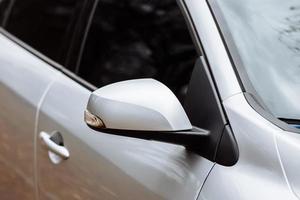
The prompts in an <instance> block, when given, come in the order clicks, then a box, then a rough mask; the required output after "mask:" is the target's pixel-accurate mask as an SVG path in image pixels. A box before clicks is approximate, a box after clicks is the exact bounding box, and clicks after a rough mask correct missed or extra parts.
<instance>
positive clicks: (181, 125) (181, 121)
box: [84, 79, 209, 147]
mask: <svg viewBox="0 0 300 200" xmlns="http://www.w3.org/2000/svg"><path fill="white" fill-rule="evenodd" d="M84 117H85V122H86V124H87V125H88V126H89V127H91V128H93V129H95V130H97V131H100V132H102V133H108V134H114V135H121V136H127V137H134V138H140V139H150V140H156V141H162V142H169V143H175V144H180V145H184V146H189V147H190V146H193V145H196V143H197V140H198V139H199V137H200V138H203V137H207V136H208V135H209V132H208V131H206V130H203V129H199V128H195V127H192V125H191V123H190V121H189V119H188V117H187V115H186V113H185V111H184V109H183V107H182V106H181V104H180V102H179V101H178V99H177V98H176V96H175V95H174V94H173V93H172V91H171V90H170V89H169V88H168V87H166V86H165V85H164V84H162V83H160V82H158V81H156V80H154V79H136V80H129V81H122V82H118V83H113V84H110V85H107V86H105V87H102V88H100V89H98V90H96V91H94V92H93V93H92V94H91V96H90V98H89V101H88V105H87V108H86V111H85V116H84Z"/></svg>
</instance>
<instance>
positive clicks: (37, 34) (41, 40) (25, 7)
mask: <svg viewBox="0 0 300 200" xmlns="http://www.w3.org/2000/svg"><path fill="white" fill-rule="evenodd" d="M81 2H82V1H79V0H26V1H25V0H16V1H15V3H14V6H13V9H12V12H11V14H10V17H9V21H8V24H7V26H6V28H7V30H8V31H9V32H11V33H12V34H14V35H15V36H17V37H18V38H20V39H21V40H23V41H24V42H26V43H27V44H29V45H30V46H32V47H33V48H35V49H37V50H38V51H40V52H42V53H43V54H45V55H46V56H48V57H50V58H52V59H54V60H55V61H58V62H60V63H62V64H63V61H64V57H65V55H66V54H67V51H68V45H69V44H70V42H71V40H72V33H73V32H74V27H75V24H76V20H77V19H78V15H79V11H80V9H81V7H82V5H81Z"/></svg>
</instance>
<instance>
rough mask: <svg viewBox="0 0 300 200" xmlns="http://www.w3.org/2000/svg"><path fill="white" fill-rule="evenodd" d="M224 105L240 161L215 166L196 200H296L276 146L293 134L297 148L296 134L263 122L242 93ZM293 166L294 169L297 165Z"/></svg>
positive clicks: (264, 120) (286, 156) (229, 99)
mask: <svg viewBox="0 0 300 200" xmlns="http://www.w3.org/2000/svg"><path fill="white" fill-rule="evenodd" d="M223 104H224V107H225V109H226V113H227V115H228V119H229V121H230V124H231V127H232V129H233V132H234V134H235V138H236V141H237V143H238V146H239V160H238V162H237V163H236V164H235V165H234V166H232V167H224V166H220V165H215V166H214V168H213V169H212V171H211V173H210V175H209V177H208V179H207V181H206V183H205V185H204V187H203V190H202V191H201V193H200V197H199V200H217V199H224V200H229V199H230V200H234V199H245V200H246V199H249V200H250V199H278V200H279V199H291V200H294V199H297V198H296V196H295V195H294V193H293V192H292V190H291V188H290V183H289V182H288V181H287V179H286V172H285V170H284V169H283V168H282V161H281V157H280V153H279V152H280V151H281V150H279V151H278V145H277V143H280V144H281V142H283V141H284V140H286V139H287V138H290V137H291V135H292V136H293V137H297V138H298V141H297V140H293V141H294V142H295V143H297V144H298V146H299V135H297V134H295V133H290V132H286V131H283V130H281V129H280V128H279V127H277V126H275V125H273V124H272V123H271V122H269V121H267V120H266V119H264V118H263V117H262V116H260V115H259V114H258V113H257V112H256V111H255V110H254V109H253V108H252V107H251V106H250V105H249V104H248V102H247V101H246V99H245V97H244V95H243V94H237V95H234V96H232V97H230V98H228V99H227V100H226V101H224V102H223ZM279 149H280V148H279ZM296 152H297V151H295V153H296ZM290 153H291V152H290ZM285 158H286V159H291V156H289V155H285ZM298 166H299V165H298ZM293 167H294V170H295V169H296V165H294V166H293ZM295 175H296V174H295ZM297 182H298V181H297ZM297 182H296V183H297ZM297 186H298V187H299V185H297ZM214 191H218V192H214Z"/></svg>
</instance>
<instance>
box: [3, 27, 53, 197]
mask: <svg viewBox="0 0 300 200" xmlns="http://www.w3.org/2000/svg"><path fill="white" fill-rule="evenodd" d="M0 31H1V33H2V32H5V31H4V30H2V29H1V28H0ZM55 74H57V72H56V71H55V70H54V69H53V68H52V67H49V66H48V65H47V64H46V63H45V62H43V61H41V60H39V59H38V58H36V57H34V56H33V55H32V54H31V53H29V52H27V51H26V50H24V49H23V48H21V47H20V46H18V45H17V44H15V43H13V42H12V41H10V40H9V39H8V38H7V37H6V36H4V35H3V34H0V99H1V100H0V110H1V111H0V198H1V199H12V200H14V199H24V200H25V199H28V200H32V199H34V198H35V192H34V191H35V181H34V167H33V166H34V165H33V164H34V132H35V118H36V112H37V107H38V105H39V103H40V101H41V98H42V96H43V94H44V92H45V90H46V88H47V87H48V85H49V84H50V83H51V82H52V80H53V79H54V77H55Z"/></svg>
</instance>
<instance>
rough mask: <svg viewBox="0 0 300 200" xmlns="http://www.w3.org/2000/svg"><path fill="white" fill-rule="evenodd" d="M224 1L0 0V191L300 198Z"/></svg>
mask: <svg viewBox="0 0 300 200" xmlns="http://www.w3.org/2000/svg"><path fill="white" fill-rule="evenodd" d="M219 1H220V2H221V0H209V1H205V0H178V1H177V4H176V2H175V1H171V0H170V1H166V2H163V3H162V2H160V1H152V2H146V3H145V2H143V1H141V2H139V1H131V2H128V1H125V0H124V1H121V2H119V1H118V2H117V1H114V0H109V1H103V2H101V1H99V2H98V1H97V0H88V1H69V2H66V1H45V2H43V3H41V2H40V1H37V0H30V1H29V0H28V1H24V0H23V1H21V0H19V1H18V0H16V1H10V0H4V1H0V12H1V13H0V22H1V25H2V28H0V99H1V100H0V110H1V111H0V175H1V176H0V197H1V199H128V200H133V199H137V200H138V199H155V200H158V199H172V200H183V199H184V200H197V199H198V200H219V199H224V200H227V199H228V200H229V199H230V200H232V199H249V200H250V199H298V198H299V195H300V181H299V180H300V173H299V170H298V168H299V166H300V161H299V159H297V158H298V153H299V150H300V148H299V147H300V138H299V134H298V133H299V129H297V128H295V127H297V123H298V122H299V120H298V119H289V120H288V119H283V118H284V117H281V116H277V115H276V114H274V112H271V111H270V110H269V109H267V108H272V106H271V107H264V106H265V104H264V103H265V102H264V100H265V99H264V98H260V96H259V95H261V94H260V93H259V94H258V93H254V92H252V90H250V89H249V90H248V87H247V86H245V80H244V79H243V75H242V73H243V72H241V70H240V68H239V67H238V66H237V65H238V64H237V62H236V57H235V52H234V51H232V46H231V44H230V42H229V40H228V38H229V37H228V35H227V34H228V32H226V28H228V26H226V17H224V16H223V15H224V13H227V12H226V11H223V12H224V13H222V12H220V7H219V5H220V4H219ZM244 1H247V0H244ZM101 3H103V4H101ZM229 7H230V6H229ZM23 13H25V14H24V15H23ZM220 13H221V14H220ZM37 16H38V17H37ZM121 19H122V20H121ZM43 20H44V21H45V22H48V23H44V22H43ZM31 23H32V24H31ZM245 23H246V22H245ZM183 25H184V26H183ZM187 27H188V29H189V32H188V29H187ZM168 31H169V32H168ZM227 31H228V30H227ZM188 34H190V35H191V38H192V40H193V44H192V43H191V40H190V38H189V35H188ZM193 45H194V46H193ZM237 52H239V51H237ZM295 73H296V72H295ZM142 78H143V79H142ZM144 78H154V79H157V80H158V81H160V82H161V83H159V82H157V81H151V80H150V79H144ZM128 79H137V80H134V81H129V82H126V83H127V84H124V82H120V83H117V84H115V85H110V86H107V85H109V84H111V83H114V82H119V81H123V80H128ZM147 80H148V81H147ZM149 80H150V81H149ZM134 83H136V85H134ZM138 83H139V84H140V85H138ZM163 84H164V85H166V86H167V87H169V88H170V89H171V90H169V89H167V88H166V87H165V86H163ZM94 85H96V86H94ZM128 85H129V86H128ZM103 86H106V87H103ZM97 88H101V89H98V90H97ZM120 88H121V89H120ZM137 88H138V89H137ZM143 89H144V90H143ZM94 91H95V92H94ZM127 91H128V92H127ZM147 91H149V93H147ZM171 91H172V92H173V93H174V94H175V95H176V97H177V98H178V99H179V100H177V99H176V97H175V96H174V95H173V94H172V92H171ZM93 92H94V93H93ZM159 92H161V93H159ZM139 95H143V96H139ZM147 95H148V96H147ZM162 96H163V97H164V99H160V97H162ZM145 98H146V99H145ZM170 99H171V100H170ZM261 99H263V101H261ZM179 101H180V102H181V103H182V105H183V108H184V110H183V109H182V107H181V105H180V103H179ZM91 102H92V103H91ZM107 102H108V103H107ZM100 105H101V106H102V107H97V106H100ZM267 105H268V104H267ZM92 106H95V107H92ZM172 106H173V107H172ZM87 111H88V114H90V115H89V116H88V117H90V118H89V119H90V120H96V121H94V122H97V123H95V124H96V125H99V123H98V122H99V121H97V120H100V121H101V120H102V121H101V123H103V124H101V123H100V125H101V126H99V127H97V126H94V127H93V125H94V124H93V121H87V118H86V117H87V116H86V113H87ZM110 111H111V112H110ZM130 111H132V112H130ZM118 112H119V113H118ZM127 112H128V113H127ZM124 113H125V114H124ZM163 117H164V118H163ZM144 119H145V120H144ZM157 119H159V120H157ZM151 120H153V121H151ZM135 121H136V122H137V123H136V124H135V123H134V122H135ZM88 122H90V123H88ZM126 122H127V123H126ZM167 123H170V124H167ZM172 123H176V124H172ZM190 123H191V125H192V126H193V129H192V127H191V126H190ZM105 124H106V126H107V127H106V126H105ZM166 124H167V125H166ZM182 127H183V128H182ZM168 137H170V138H168ZM178 138H179V139H178ZM47 145H48V146H47Z"/></svg>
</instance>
